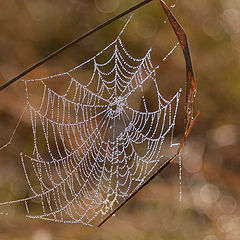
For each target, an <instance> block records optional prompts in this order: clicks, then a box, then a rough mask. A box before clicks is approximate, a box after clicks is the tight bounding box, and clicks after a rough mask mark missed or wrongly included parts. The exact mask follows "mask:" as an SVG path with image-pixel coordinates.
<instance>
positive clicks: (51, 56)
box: [0, 0, 152, 91]
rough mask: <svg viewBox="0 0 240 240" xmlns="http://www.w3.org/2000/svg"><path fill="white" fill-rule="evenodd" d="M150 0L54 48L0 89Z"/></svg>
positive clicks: (147, 1)
mask: <svg viewBox="0 0 240 240" xmlns="http://www.w3.org/2000/svg"><path fill="white" fill-rule="evenodd" d="M151 1H152V0H144V1H142V2H140V3H138V4H137V5H135V6H133V7H131V8H129V9H128V10H126V11H124V12H122V13H120V14H119V15H117V16H116V17H113V18H111V19H109V20H108V21H106V22H104V23H103V24H100V25H98V26H97V27H95V28H94V29H92V30H90V31H89V32H87V33H85V34H83V35H82V36H80V37H78V38H76V39H75V40H73V41H71V42H70V43H68V44H66V45H65V46H63V47H61V48H59V49H58V50H56V51H55V52H53V53H51V54H49V55H48V56H47V57H45V58H43V59H42V60H40V61H39V62H37V63H36V64H34V65H32V66H31V67H29V68H28V69H26V70H25V71H23V72H22V73H20V74H18V75H17V76H16V77H14V78H13V79H11V80H10V81H8V82H6V83H4V84H3V85H1V86H0V91H1V90H3V89H4V88H6V87H8V86H9V85H11V84H12V83H14V82H16V81H17V80H18V79H20V78H22V77H23V76H25V75H26V74H27V73H30V72H31V71H33V70H34V69H35V68H37V67H39V66H40V65H42V64H43V63H45V62H47V61H48V60H50V59H52V58H53V57H55V56H57V55H58V54H59V53H61V52H63V51H64V50H66V49H67V48H70V47H72V46H73V45H75V44H76V43H78V42H80V41H81V40H83V39H85V38H87V37H88V36H90V35H92V34H93V33H95V32H97V31H99V30H100V29H102V28H104V27H106V26H107V25H109V24H111V23H113V22H115V21H116V20H118V19H120V18H122V17H123V16H125V15H127V14H129V13H131V12H133V11H135V10H137V9H138V8H140V7H142V6H144V5H145V4H147V3H149V2H151Z"/></svg>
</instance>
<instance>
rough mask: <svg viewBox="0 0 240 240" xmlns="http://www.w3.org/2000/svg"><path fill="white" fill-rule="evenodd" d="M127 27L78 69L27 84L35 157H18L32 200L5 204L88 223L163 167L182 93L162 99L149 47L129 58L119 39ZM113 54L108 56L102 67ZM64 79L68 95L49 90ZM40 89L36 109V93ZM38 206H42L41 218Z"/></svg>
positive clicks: (50, 217)
mask: <svg viewBox="0 0 240 240" xmlns="http://www.w3.org/2000/svg"><path fill="white" fill-rule="evenodd" d="M126 25H127V24H126ZM126 25H125V26H124V28H123V29H122V31H121V33H120V34H119V35H118V36H117V38H116V39H115V40H114V41H113V42H112V43H111V44H110V45H108V46H107V47H106V48H105V49H103V50H102V51H101V52H99V53H98V54H97V55H95V56H94V57H93V58H91V59H89V60H87V61H86V62H84V63H82V64H80V65H78V66H77V67H75V68H73V69H71V70H69V71H67V72H64V73H61V74H57V75H53V76H49V77H45V78H41V79H31V80H23V81H24V83H25V90H26V99H27V107H26V112H28V113H29V116H30V119H31V125H32V134H33V151H32V153H31V154H24V153H21V154H20V158H21V161H22V166H23V170H24V173H25V176H26V180H27V183H28V185H29V188H30V194H29V197H27V198H25V199H20V200H15V201H10V202H7V203H1V205H4V204H11V203H17V202H22V203H24V204H25V207H26V211H27V213H28V216H29V217H31V218H40V219H45V220H51V221H56V222H65V223H82V224H87V225H91V224H93V223H94V222H95V221H100V220H101V219H102V218H104V216H105V215H106V214H109V213H110V212H111V211H112V210H113V209H114V208H116V207H117V206H118V205H119V204H120V203H121V202H122V201H124V199H126V198H127V197H128V196H129V195H131V194H132V193H133V192H134V191H135V190H136V189H137V188H139V186H141V185H142V184H143V183H144V182H145V181H146V180H147V179H148V178H149V176H150V175H151V173H153V172H154V170H156V169H157V167H159V165H161V163H162V161H163V158H164V154H163V145H164V143H165V140H166V138H169V139H170V140H169V141H168V143H167V145H168V147H171V146H172V145H173V143H172V135H173V130H174V126H175V120H176V114H177V109H178V104H179V98H180V93H181V89H180V90H178V91H177V92H176V94H175V95H174V96H173V97H172V98H171V99H170V100H166V99H165V98H164V97H163V96H162V95H161V93H160V91H159V86H158V84H157V79H156V70H157V68H158V66H157V67H154V66H153V64H152V62H151V49H150V50H149V51H148V52H147V53H146V55H145V56H144V57H143V58H134V57H133V56H131V55H130V54H129V52H128V51H127V50H126V48H125V47H124V44H123V42H122V40H121V35H122V32H123V31H124V29H125V27H126ZM176 46H177V45H176ZM176 46H174V48H173V49H172V50H171V51H170V52H169V54H168V55H167V56H166V57H165V58H163V60H164V61H165V60H166V58H167V57H168V56H169V55H170V54H171V53H172V52H173V51H174V49H175V48H176ZM108 52H111V53H112V54H111V57H110V58H109V59H108V60H106V61H105V62H104V63H100V62H99V61H98V58H100V57H101V56H102V55H105V56H106V55H107V54H108ZM89 66H92V68H93V73H92V75H91V77H90V78H89V80H87V81H86V80H85V79H86V77H85V79H84V81H85V82H86V83H85V82H84V84H83V81H82V80H81V79H80V77H79V79H78V73H79V74H80V73H81V72H83V70H82V69H85V68H86V69H88V68H89ZM59 79H61V80H64V82H65V83H66V84H67V87H66V89H65V91H64V93H58V92H57V91H54V90H53V89H52V88H51V87H50V85H51V84H58V80H59ZM36 87H37V88H38V90H39V92H41V100H40V101H39V102H38V103H36V102H35V101H33V97H32V94H31V89H32V88H36ZM149 89H150V90H149ZM147 91H148V95H149V91H150V92H151V97H152V98H151V101H153V98H155V99H154V102H155V103H153V102H151V101H150V100H149V97H146V94H147ZM133 103H137V104H135V105H137V107H133V105H134V104H133ZM36 186H37V187H36ZM33 202H34V203H35V204H36V203H38V204H39V205H40V207H39V208H38V212H37V214H33V213H32V211H33V212H34V209H33V210H32V209H31V208H32V205H33Z"/></svg>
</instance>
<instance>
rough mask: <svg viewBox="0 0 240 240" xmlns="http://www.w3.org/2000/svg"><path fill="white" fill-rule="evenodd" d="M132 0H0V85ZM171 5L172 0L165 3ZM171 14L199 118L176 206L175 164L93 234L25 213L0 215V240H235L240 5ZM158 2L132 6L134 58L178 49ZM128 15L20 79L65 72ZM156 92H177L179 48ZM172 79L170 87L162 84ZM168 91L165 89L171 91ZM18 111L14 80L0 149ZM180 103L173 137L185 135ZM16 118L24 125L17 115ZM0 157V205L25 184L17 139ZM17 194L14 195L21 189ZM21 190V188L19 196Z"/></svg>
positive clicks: (1, 123) (3, 101)
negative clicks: (188, 63)
mask: <svg viewBox="0 0 240 240" xmlns="http://www.w3.org/2000/svg"><path fill="white" fill-rule="evenodd" d="M137 2H138V1H133V0H131V1H126V0H121V1H120V0H114V1H110V0H95V1H87V0H85V1H84V0H81V1H77V0H68V1H57V0H52V1H49V0H41V1H40V0H21V1H17V0H5V1H3V0H2V1H1V2H0V26H1V34H0V84H2V83H4V82H5V81H7V80H9V79H11V78H12V77H14V76H15V75H17V74H18V73H19V72H21V71H23V70H24V69H26V67H28V66H30V65H31V64H33V63H35V62H36V61H38V60H39V59H41V58H42V57H44V56H46V55H47V54H49V53H51V52H52V51H53V50H56V49H57V48H59V47H60V46H62V45H64V44H65V43H67V42H69V41H70V40H72V39H73V38H75V37H77V36H79V35H81V34H82V33H85V32H86V31H88V30H90V29H91V28H92V27H94V26H96V25H98V24H100V23H102V22H104V21H105V20H106V19H109V18H110V17H112V16H114V15H116V14H118V13H120V12H122V11H123V10H125V9H127V8H128V7H130V6H132V5H134V4H136V3H137ZM166 2H168V3H172V2H173V1H166ZM173 12H174V14H175V15H176V16H177V18H178V20H179V21H180V22H181V24H182V25H183V27H184V29H185V31H186V33H187V35H188V38H189V42H190V46H191V54H192V59H193V64H194V68H195V74H196V78H197V86H198V92H197V106H196V108H195V109H196V110H200V112H201V114H200V117H199V119H198V121H197V123H196V126H195V127H194V129H193V132H192V133H191V137H190V139H189V141H188V143H187V145H186V147H185V150H184V153H183V179H182V194H183V199H182V201H181V202H179V200H178V198H179V193H178V192H179V183H178V166H177V164H173V165H171V166H170V167H168V169H167V170H165V171H164V173H162V174H161V175H160V176H159V177H158V178H157V179H155V180H154V181H153V182H152V183H151V184H150V185H149V186H147V187H146V188H145V189H144V190H143V191H142V192H141V193H139V194H138V195H137V196H136V197H135V198H134V199H132V200H131V201H130V202H129V203H128V204H127V205H126V206H125V207H124V208H123V209H121V211H120V212H119V213H118V214H117V215H116V216H115V217H112V218H111V219H110V220H109V221H108V222H107V223H106V224H105V225H103V227H101V228H85V227H83V226H81V225H67V224H66V225H64V224H57V223H50V222H43V221H37V220H31V219H27V218H24V217H23V212H24V209H14V208H12V212H10V213H9V215H8V216H4V215H0V239H1V240H15V239H16V240H17V239H18V240H19V239H24V240H28V239H32V240H40V239H41V240H51V239H52V240H55V239H59V240H61V239H69V240H70V239H104V240H107V239H148V240H151V239H158V240H170V239H177V240H181V239H186V240H188V239H189V240H190V239H201V240H238V239H240V202H239V198H240V188H239V183H240V175H239V171H240V157H239V156H240V150H239V149H240V142H239V139H240V134H239V132H240V124H239V120H240V77H239V76H240V67H239V66H240V2H239V0H227V1H226V0H213V1H207V0H201V1H199V0H192V1H187V0H179V1H177V6H176V8H174V9H173ZM165 19H166V17H165V16H164V14H163V11H162V9H161V5H160V4H159V2H158V1H157V0H155V1H153V2H152V3H150V4H148V5H147V6H145V7H143V8H142V9H140V10H138V11H137V12H136V13H135V15H134V19H133V20H132V22H131V23H130V25H129V27H128V29H127V30H126V34H125V35H124V41H125V42H126V45H127V48H128V49H130V50H132V51H131V53H132V54H133V55H134V56H142V55H143V53H144V52H145V51H146V50H147V49H148V48H149V47H151V46H152V47H153V52H154V53H153V62H154V63H155V64H159V59H162V57H163V56H164V55H166V53H167V52H168V51H169V50H170V49H171V47H172V46H174V44H175V43H176V41H177V40H176V38H175V36H174V34H172V29H171V27H170V25H169V24H168V23H166V24H165V23H164V20H165ZM125 21H126V18H124V19H122V20H120V21H118V22H116V23H114V24H112V25H111V26H109V27H107V28H105V29H103V30H101V31H99V32H98V33H96V34H94V35H92V36H91V37H90V38H88V39H87V40H85V41H83V42H81V43H79V44H78V45H77V46H75V47H73V48H71V49H69V50H67V51H66V52H64V53H63V54H61V55H60V56H58V57H56V58H55V59H53V60H51V61H50V62H49V63H47V64H45V65H43V66H41V67H40V68H38V69H36V70H35V71H34V72H32V73H31V74H29V75H28V77H27V78H32V77H39V76H46V75H49V74H51V73H57V72H63V71H66V70H67V69H69V68H71V67H73V66H75V65H77V64H79V63H81V62H82V61H84V60H85V59H87V58H88V57H91V56H93V55H94V54H96V53H97V51H98V50H100V49H102V48H103V47H105V46H106V45H107V44H108V43H110V42H111V41H112V40H113V39H114V37H115V36H116V35H117V34H118V32H119V31H120V29H121V27H122V25H123V24H124V23H125ZM160 74H162V75H161V76H162V80H161V81H162V83H161V84H162V92H163V94H164V95H165V96H168V94H170V93H171V87H172V86H174V85H175V84H176V86H178V85H179V86H180V85H182V86H184V78H185V73H184V59H183V56H182V53H181V50H180V48H179V49H177V50H176V51H175V52H174V54H173V55H172V56H171V57H170V58H169V60H168V63H166V64H165V63H162V65H161V63H160ZM168 81H170V83H171V84H168V83H169V82H168ZM175 90H176V89H173V91H175ZM24 106H25V99H24V86H23V85H22V83H21V81H20V82H18V83H15V84H14V85H12V86H10V87H9V88H7V89H5V90H4V91H1V92H0V145H4V144H5V143H6V142H7V141H8V139H9V138H10V136H11V134H12V131H13V129H14V127H15V125H16V123H17V121H18V119H19V117H20V115H21V113H22V111H23V108H24ZM181 119H183V107H182V109H180V112H179V121H178V123H177V128H176V135H177V136H180V134H182V133H183V121H181ZM23 120H24V119H23ZM28 124H29V123H28V122H26V123H24V124H23V125H24V126H23V127H22V128H21V130H19V132H17V133H16V135H15V139H14V141H15V145H14V146H11V150H8V149H4V150H3V151H1V152H0V199H1V200H2V199H4V200H6V199H8V200H10V199H16V198H19V197H21V194H22V193H21V191H23V189H24V187H21V188H20V186H21V179H22V178H24V176H23V173H22V168H21V164H20V160H19V155H17V154H15V152H17V153H19V151H23V150H22V149H19V148H18V147H19V143H22V142H26V141H27V137H26V132H25V131H29V130H27V125H28ZM19 189H21V191H20V190H19ZM18 190H19V191H18Z"/></svg>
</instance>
